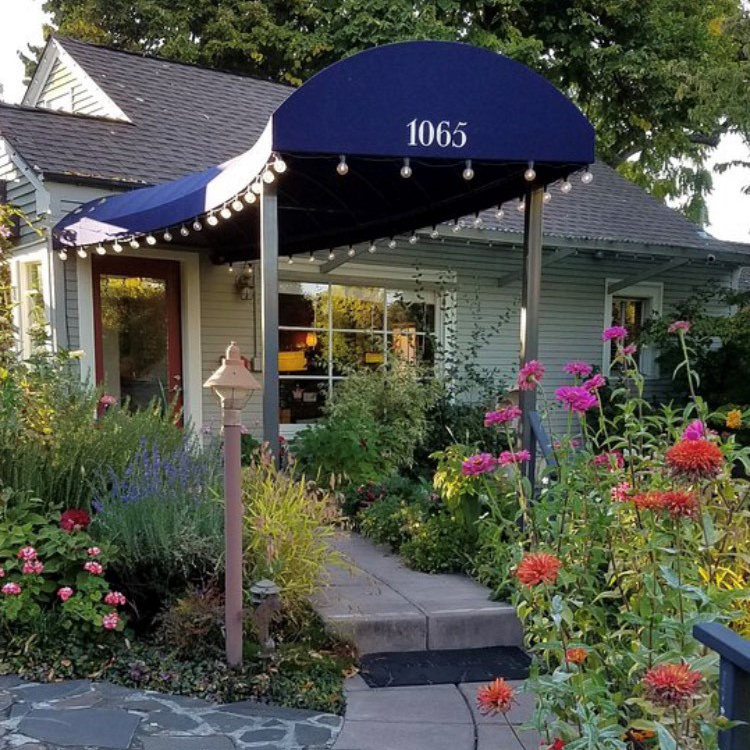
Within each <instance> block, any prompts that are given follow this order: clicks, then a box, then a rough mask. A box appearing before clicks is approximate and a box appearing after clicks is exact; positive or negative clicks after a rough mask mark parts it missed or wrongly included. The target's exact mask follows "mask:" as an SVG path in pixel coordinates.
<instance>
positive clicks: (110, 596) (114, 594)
mask: <svg viewBox="0 0 750 750" xmlns="http://www.w3.org/2000/svg"><path fill="white" fill-rule="evenodd" d="M127 601H128V600H127V599H126V598H125V595H124V594H121V593H120V592H119V591H109V592H107V593H106V594H105V595H104V603H105V604H111V605H112V606H114V607H117V606H118V605H122V604H127Z"/></svg>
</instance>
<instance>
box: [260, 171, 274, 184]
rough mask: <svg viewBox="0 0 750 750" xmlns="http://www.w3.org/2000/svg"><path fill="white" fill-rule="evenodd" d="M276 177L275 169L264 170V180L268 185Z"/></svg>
mask: <svg viewBox="0 0 750 750" xmlns="http://www.w3.org/2000/svg"><path fill="white" fill-rule="evenodd" d="M275 179H276V175H275V174H274V173H273V170H271V169H266V170H265V171H264V172H263V182H265V183H266V185H270V184H271V183H272V182H273V181H274V180H275Z"/></svg>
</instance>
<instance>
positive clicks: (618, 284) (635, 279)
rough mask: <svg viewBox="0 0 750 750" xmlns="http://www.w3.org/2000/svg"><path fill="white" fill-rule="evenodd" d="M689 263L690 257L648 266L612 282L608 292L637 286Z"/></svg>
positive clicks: (613, 292) (611, 292) (614, 292)
mask: <svg viewBox="0 0 750 750" xmlns="http://www.w3.org/2000/svg"><path fill="white" fill-rule="evenodd" d="M687 263H690V259H689V258H672V260H670V261H667V262H666V263H662V264H661V265H659V266H656V267H655V268H648V269H646V270H645V271H641V273H636V274H634V275H633V276H629V277H628V278H626V279H620V281H614V282H612V283H611V284H610V285H609V286H608V287H607V294H616V293H617V292H619V291H622V290H623V289H627V288H628V287H629V286H635V285H636V284H640V283H641V282H642V281H648V280H649V279H653V278H654V276H660V275H661V274H663V273H667V271H672V270H673V269H675V268H679V267H680V266H684V265H686V264H687Z"/></svg>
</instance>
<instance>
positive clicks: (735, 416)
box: [725, 409, 742, 430]
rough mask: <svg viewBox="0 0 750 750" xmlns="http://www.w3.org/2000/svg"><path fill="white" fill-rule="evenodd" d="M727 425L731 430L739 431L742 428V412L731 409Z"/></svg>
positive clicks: (728, 413)
mask: <svg viewBox="0 0 750 750" xmlns="http://www.w3.org/2000/svg"><path fill="white" fill-rule="evenodd" d="M725 424H726V426H727V427H728V428H729V429H730V430H739V429H740V427H742V412H741V411H740V410H739V409H730V410H729V411H728V412H727V420H726V423H725Z"/></svg>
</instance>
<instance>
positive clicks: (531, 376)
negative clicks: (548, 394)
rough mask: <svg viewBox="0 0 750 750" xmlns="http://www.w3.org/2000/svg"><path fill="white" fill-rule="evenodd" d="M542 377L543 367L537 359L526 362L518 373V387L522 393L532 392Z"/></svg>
mask: <svg viewBox="0 0 750 750" xmlns="http://www.w3.org/2000/svg"><path fill="white" fill-rule="evenodd" d="M543 377H544V365H543V364H542V363H541V362H540V361H539V360H537V359H532V360H530V361H529V362H527V363H526V364H525V365H524V366H523V367H522V368H521V369H520V371H519V373H518V387H519V388H520V389H521V390H522V391H533V390H534V388H536V387H537V385H538V384H539V382H540V381H541V379H542V378H543Z"/></svg>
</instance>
